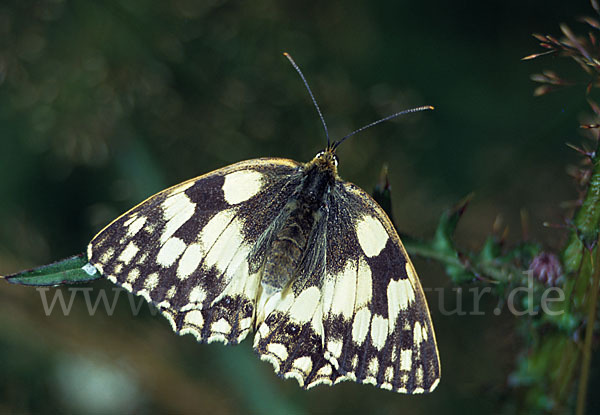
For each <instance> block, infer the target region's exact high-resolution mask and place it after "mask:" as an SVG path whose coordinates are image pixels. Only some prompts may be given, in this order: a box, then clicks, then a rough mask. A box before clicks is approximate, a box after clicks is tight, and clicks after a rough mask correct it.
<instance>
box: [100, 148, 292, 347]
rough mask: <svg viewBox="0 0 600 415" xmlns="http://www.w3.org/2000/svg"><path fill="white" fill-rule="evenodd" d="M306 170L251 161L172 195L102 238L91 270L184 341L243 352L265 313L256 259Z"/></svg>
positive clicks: (149, 203)
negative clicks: (152, 311)
mask: <svg viewBox="0 0 600 415" xmlns="http://www.w3.org/2000/svg"><path fill="white" fill-rule="evenodd" d="M298 166H299V164H298V163H296V162H294V161H291V160H285V159H258V160H250V161H247V162H241V163H237V164H233V165H231V166H228V167H225V168H223V169H219V170H216V171H214V172H211V173H208V174H206V175H204V176H200V177H198V178H196V179H192V180H189V181H186V182H184V183H181V184H179V185H177V186H174V187H172V188H169V189H167V190H164V191H162V192H160V193H158V194H156V195H154V196H152V197H150V198H149V199H147V200H145V201H144V202H142V203H140V204H139V205H138V206H136V207H134V208H133V209H131V210H130V211H128V212H127V213H125V214H124V215H122V216H121V217H119V218H118V219H116V220H115V221H114V222H112V223H111V224H110V225H109V226H107V227H106V228H104V229H103V230H102V231H101V232H100V233H98V234H97V235H96V236H95V237H94V239H93V240H92V241H91V242H90V244H89V246H88V258H89V260H90V263H91V264H92V265H94V266H95V267H96V268H97V269H98V270H99V271H100V272H101V273H102V274H103V275H105V276H106V277H107V278H108V279H110V280H111V281H113V282H115V283H116V284H118V285H120V286H122V287H123V288H125V289H126V290H128V291H131V292H133V293H135V294H138V295H142V296H144V297H145V298H146V299H147V300H148V301H149V302H151V303H153V304H154V305H156V306H157V307H158V308H159V310H161V311H162V312H163V314H164V315H165V316H166V317H167V318H168V319H169V320H170V322H171V324H172V325H173V328H174V330H176V331H177V332H179V333H182V334H183V333H191V334H193V335H194V336H196V338H197V339H198V340H199V341H209V342H210V341H215V340H216V341H223V342H225V343H228V342H231V343H237V342H239V341H241V340H243V338H244V337H245V336H246V335H247V333H248V331H249V330H250V329H251V328H252V327H251V326H252V321H253V318H254V314H255V312H256V307H255V306H256V305H255V297H256V289H257V288H258V283H259V281H258V280H257V274H256V272H254V273H251V272H250V270H249V266H248V261H247V258H248V255H249V254H250V252H251V250H252V248H253V246H254V244H255V243H256V241H257V239H258V238H259V236H260V235H261V234H263V233H264V231H265V229H267V228H268V226H269V225H270V224H272V223H273V221H274V220H275V218H276V217H277V215H278V213H279V212H280V211H281V208H282V206H283V205H284V204H285V202H286V200H287V199H288V198H289V196H290V194H291V192H292V191H293V189H294V188H295V187H296V186H297V184H298V183H297V181H298V180H299V179H300V176H299V175H298Z"/></svg>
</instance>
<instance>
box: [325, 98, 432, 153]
mask: <svg viewBox="0 0 600 415" xmlns="http://www.w3.org/2000/svg"><path fill="white" fill-rule="evenodd" d="M432 109H434V108H433V107H432V106H431V105H425V106H423V107H417V108H411V109H409V110H404V111H400V112H397V113H395V114H392V115H388V116H387V117H385V118H382V119H380V120H377V121H374V122H372V123H371V124H367V125H365V126H364V127H360V128H359V129H358V130H355V131H352V132H351V133H350V134H348V135H347V136H345V137H343V138H342V139H341V140H339V141H336V142H334V143H333V149H334V150H335V149H336V148H337V147H338V146H339V145H340V144H342V143H343V142H344V140H346V139H347V138H350V137H352V136H353V135H354V134H356V133H360V132H361V131H364V130H366V129H367V128H371V127H373V126H374V125H377V124H380V123H382V122H384V121H388V120H391V119H392V118H396V117H399V116H400V115H404V114H409V113H411V112H419V111H426V110H432Z"/></svg>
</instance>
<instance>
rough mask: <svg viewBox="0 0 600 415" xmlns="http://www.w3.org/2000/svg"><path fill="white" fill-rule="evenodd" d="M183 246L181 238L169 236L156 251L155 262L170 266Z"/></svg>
mask: <svg viewBox="0 0 600 415" xmlns="http://www.w3.org/2000/svg"><path fill="white" fill-rule="evenodd" d="M185 247H186V245H185V242H183V240H181V239H179V238H175V237H173V238H169V239H168V240H167V241H166V243H165V244H164V245H163V246H162V247H161V248H160V251H158V255H156V262H157V263H158V264H159V265H162V266H163V267H170V266H171V265H173V263H174V262H175V261H177V258H179V255H181V253H182V252H183V250H184V249H185Z"/></svg>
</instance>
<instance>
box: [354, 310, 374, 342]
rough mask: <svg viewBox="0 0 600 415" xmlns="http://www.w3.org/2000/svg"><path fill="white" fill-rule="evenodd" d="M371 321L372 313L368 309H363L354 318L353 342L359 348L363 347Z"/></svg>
mask: <svg viewBox="0 0 600 415" xmlns="http://www.w3.org/2000/svg"><path fill="white" fill-rule="evenodd" d="M370 321H371V312H370V311H369V309H368V308H366V307H365V308H361V309H360V310H358V312H357V313H356V315H355V316H354V321H353V322H352V340H354V343H356V344H357V345H358V346H360V345H362V344H363V342H364V341H365V339H366V338H367V333H368V332H369V322H370Z"/></svg>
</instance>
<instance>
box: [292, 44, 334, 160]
mask: <svg viewBox="0 0 600 415" xmlns="http://www.w3.org/2000/svg"><path fill="white" fill-rule="evenodd" d="M283 56H285V57H286V58H288V60H289V61H290V63H291V64H292V66H293V67H294V69H295V70H296V72H298V74H299V75H300V78H302V82H304V86H305V87H306V89H307V90H308V93H309V94H310V98H311V99H312V102H313V104H315V108H316V109H317V112H318V113H319V118H320V119H321V122H322V123H323V128H324V129H325V136H327V148H329V147H330V145H329V130H328V129H327V124H326V123H325V118H323V114H322V113H321V109H320V108H319V104H317V100H316V99H315V96H314V95H313V93H312V91H311V90H310V86H308V82H306V78H305V77H304V74H303V73H302V71H301V70H300V68H299V67H298V65H296V62H294V60H293V59H292V57H291V56H290V54H289V53H287V52H283Z"/></svg>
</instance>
